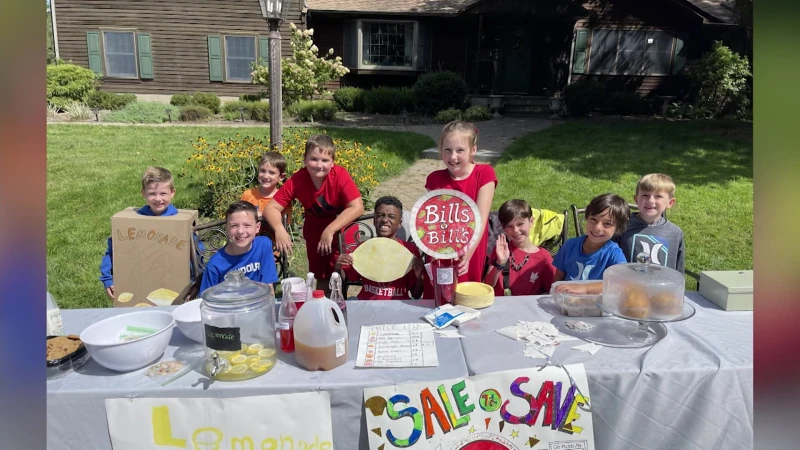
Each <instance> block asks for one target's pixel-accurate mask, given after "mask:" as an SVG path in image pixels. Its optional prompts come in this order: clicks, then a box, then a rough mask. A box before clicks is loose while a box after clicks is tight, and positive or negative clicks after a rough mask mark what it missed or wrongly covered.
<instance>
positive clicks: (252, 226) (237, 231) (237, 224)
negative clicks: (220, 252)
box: [225, 211, 261, 250]
mask: <svg viewBox="0 0 800 450" xmlns="http://www.w3.org/2000/svg"><path fill="white" fill-rule="evenodd" d="M225 228H226V229H227V231H228V244H230V245H232V246H233V247H236V248H237V249H239V250H247V249H249V248H250V244H252V242H253V239H255V238H256V236H257V235H258V232H259V231H260V230H261V223H260V222H259V221H258V219H257V218H256V215H255V214H253V213H252V212H250V211H237V212H235V213H233V214H231V215H229V216H228V220H227V223H226V224H225Z"/></svg>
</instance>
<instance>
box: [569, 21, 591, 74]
mask: <svg viewBox="0 0 800 450" xmlns="http://www.w3.org/2000/svg"><path fill="white" fill-rule="evenodd" d="M588 42H589V30H578V32H577V33H576V34H575V54H574V55H573V57H572V73H585V72H586V47H587V46H588Z"/></svg>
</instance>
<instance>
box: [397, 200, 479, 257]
mask: <svg viewBox="0 0 800 450" xmlns="http://www.w3.org/2000/svg"><path fill="white" fill-rule="evenodd" d="M411 217H412V219H413V231H412V233H411V237H412V238H413V239H414V243H415V244H417V247H419V249H420V250H421V251H423V252H424V253H426V254H427V255H429V256H432V257H434V258H436V259H455V258H458V257H459V256H461V255H463V254H466V253H467V251H468V249H469V248H471V247H473V246H475V245H477V244H478V241H479V240H480V238H481V227H482V226H483V221H482V220H481V214H480V212H479V211H478V205H476V204H475V202H474V201H472V199H471V198H469V197H467V196H466V195H465V194H463V193H461V192H459V191H455V190H451V189H437V190H434V191H430V192H428V193H426V194H425V195H423V196H422V197H420V199H419V200H417V202H416V203H415V204H414V207H413V208H412V209H411Z"/></svg>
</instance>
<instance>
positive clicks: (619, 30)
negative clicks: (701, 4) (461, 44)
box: [573, 27, 677, 77]
mask: <svg viewBox="0 0 800 450" xmlns="http://www.w3.org/2000/svg"><path fill="white" fill-rule="evenodd" d="M581 29H586V30H588V31H589V32H590V33H591V34H590V39H589V47H588V50H589V52H588V53H589V54H588V56H587V58H586V66H587V67H586V69H587V70H586V72H585V73H584V74H580V75H608V76H620V75H624V76H632V77H668V76H671V74H672V66H673V65H674V64H675V42H676V39H677V37H676V36H677V34H676V31H675V30H668V29H663V28H614V27H600V28H581ZM600 30H608V31H616V32H617V51H616V53H615V54H614V72H598V71H595V70H593V68H592V56H593V54H594V32H595V31H600ZM626 31H639V32H645V33H648V32H662V33H669V34H670V35H671V36H672V45H671V46H670V53H669V66H668V67H667V72H666V73H645V74H642V73H635V72H617V71H616V68H617V62H618V59H619V41H620V38H621V36H622V33H624V32H626ZM573 52H574V50H573ZM642 53H643V54H644V53H646V50H642ZM659 53H660V52H659Z"/></svg>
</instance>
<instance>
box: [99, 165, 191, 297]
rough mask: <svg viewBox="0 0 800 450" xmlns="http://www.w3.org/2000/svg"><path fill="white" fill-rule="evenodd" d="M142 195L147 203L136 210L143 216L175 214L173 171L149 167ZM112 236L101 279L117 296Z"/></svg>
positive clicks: (109, 290) (145, 173)
mask: <svg viewBox="0 0 800 450" xmlns="http://www.w3.org/2000/svg"><path fill="white" fill-rule="evenodd" d="M142 197H144V200H145V201H146V202H147V205H145V206H143V207H141V208H139V209H138V210H137V211H136V212H137V213H139V214H141V215H143V216H174V215H176V214H178V210H177V209H176V208H175V207H174V206H173V205H172V203H171V202H172V197H175V185H174V184H173V181H172V173H170V171H169V170H167V169H165V168H163V167H148V168H147V170H145V172H144V175H142ZM111 249H112V248H111V238H108V248H107V249H106V253H105V255H103V259H102V260H101V261H100V281H102V282H103V287H104V288H105V289H106V293H107V294H108V296H109V297H111V298H115V294H114V278H113V275H112V274H113V272H114V269H113V266H112V261H113V257H112V252H111Z"/></svg>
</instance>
